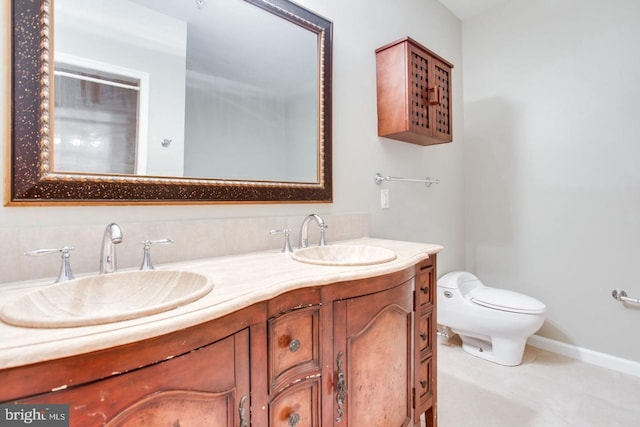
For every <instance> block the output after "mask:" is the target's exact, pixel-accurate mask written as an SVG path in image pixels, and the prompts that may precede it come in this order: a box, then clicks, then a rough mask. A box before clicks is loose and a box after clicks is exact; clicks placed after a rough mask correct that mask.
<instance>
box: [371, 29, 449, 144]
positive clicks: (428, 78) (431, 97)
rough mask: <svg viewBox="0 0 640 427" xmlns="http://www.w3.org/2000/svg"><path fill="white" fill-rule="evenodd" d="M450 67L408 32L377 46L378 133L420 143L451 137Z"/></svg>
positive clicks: (435, 142)
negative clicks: (386, 43) (405, 35)
mask: <svg viewBox="0 0 640 427" xmlns="http://www.w3.org/2000/svg"><path fill="white" fill-rule="evenodd" d="M452 69H453V65H452V64H451V63H449V62H447V61H446V60H445V59H443V58H441V57H440V56H438V55H436V54H435V53H433V52H431V51H430V50H429V49H427V48H426V47H424V46H422V45H421V44H420V43H418V42H416V41H415V40H413V39H411V38H409V37H405V38H403V39H400V40H398V41H395V42H393V43H390V44H388V45H385V46H382V47H380V48H378V49H376V81H377V85H376V87H377V104H378V135H379V136H383V137H387V138H392V139H396V140H400V141H404V142H410V143H412V144H418V145H432V144H441V143H444V142H451V141H452V140H453V125H452V108H451V107H452V105H451V99H452V98H451V71H452Z"/></svg>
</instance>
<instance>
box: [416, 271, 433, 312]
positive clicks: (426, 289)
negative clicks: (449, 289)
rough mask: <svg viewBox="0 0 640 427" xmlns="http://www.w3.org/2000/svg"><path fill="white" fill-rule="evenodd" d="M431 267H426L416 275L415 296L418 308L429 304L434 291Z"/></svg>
mask: <svg viewBox="0 0 640 427" xmlns="http://www.w3.org/2000/svg"><path fill="white" fill-rule="evenodd" d="M434 284H435V280H433V267H427V268H425V269H423V270H421V271H420V273H419V274H417V275H416V294H417V295H418V306H422V305H425V304H431V303H432V301H433V295H434V292H435V289H433V287H434Z"/></svg>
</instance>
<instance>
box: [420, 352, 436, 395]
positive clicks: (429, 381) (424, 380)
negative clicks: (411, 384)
mask: <svg viewBox="0 0 640 427" xmlns="http://www.w3.org/2000/svg"><path fill="white" fill-rule="evenodd" d="M432 360H433V359H431V358H428V359H426V360H423V361H422V362H420V373H419V376H418V384H417V389H418V394H419V395H420V401H421V402H425V401H426V400H427V399H429V398H430V397H431V391H432V388H433V364H432Z"/></svg>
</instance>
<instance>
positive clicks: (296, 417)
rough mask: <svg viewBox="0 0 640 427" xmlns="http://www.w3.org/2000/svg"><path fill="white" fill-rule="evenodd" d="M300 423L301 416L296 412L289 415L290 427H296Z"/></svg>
mask: <svg viewBox="0 0 640 427" xmlns="http://www.w3.org/2000/svg"><path fill="white" fill-rule="evenodd" d="M299 422H300V415H298V414H296V413H295V412H294V413H293V414H291V415H289V427H295V426H296V424H298V423H299Z"/></svg>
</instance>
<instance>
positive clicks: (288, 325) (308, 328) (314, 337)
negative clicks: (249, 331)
mask: <svg viewBox="0 0 640 427" xmlns="http://www.w3.org/2000/svg"><path fill="white" fill-rule="evenodd" d="M319 316H320V312H319V308H318V307H308V308H302V309H298V310H295V311H292V312H289V313H286V314H283V315H281V316H279V317H275V318H272V319H269V323H268V334H269V335H268V337H269V343H268V348H269V350H268V355H269V356H268V357H269V384H270V391H271V392H273V391H274V390H276V389H278V388H281V387H284V386H286V385H287V384H288V383H289V382H290V381H294V380H297V379H299V377H300V376H303V375H304V376H306V375H310V374H313V371H315V370H319V369H320V365H319Z"/></svg>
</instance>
